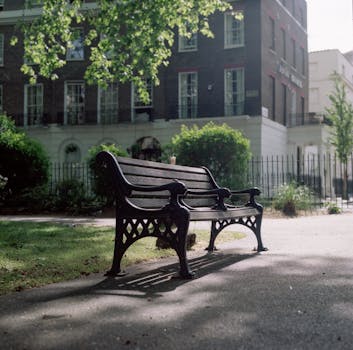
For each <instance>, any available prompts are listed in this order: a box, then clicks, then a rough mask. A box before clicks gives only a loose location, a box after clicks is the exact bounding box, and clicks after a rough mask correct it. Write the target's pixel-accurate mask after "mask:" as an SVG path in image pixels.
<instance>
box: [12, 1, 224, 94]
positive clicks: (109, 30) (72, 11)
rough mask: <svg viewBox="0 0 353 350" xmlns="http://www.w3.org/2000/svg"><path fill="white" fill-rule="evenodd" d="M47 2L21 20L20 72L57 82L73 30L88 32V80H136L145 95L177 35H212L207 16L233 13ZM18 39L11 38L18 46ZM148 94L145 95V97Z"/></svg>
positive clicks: (197, 7) (179, 5)
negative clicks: (146, 82)
mask: <svg viewBox="0 0 353 350" xmlns="http://www.w3.org/2000/svg"><path fill="white" fill-rule="evenodd" d="M89 5H90V4H89V3H87V4H84V3H83V1H82V0H73V1H72V2H70V4H69V2H68V1H67V0H43V10H42V13H41V15H40V16H39V17H37V18H35V19H34V20H33V21H32V22H29V21H24V22H23V26H22V27H23V32H24V49H25V58H26V60H27V61H28V62H31V63H35V65H32V64H31V65H28V64H26V63H25V64H24V65H23V66H22V71H23V72H24V73H25V74H27V75H29V76H30V78H31V81H32V82H34V81H36V79H37V77H38V76H43V77H46V78H51V79H56V78H58V75H57V74H58V69H59V68H62V67H63V66H64V65H65V63H66V53H67V50H68V48H70V47H71V48H72V46H73V42H74V40H75V27H77V26H82V25H85V24H87V25H88V26H89V28H90V31H89V33H88V34H87V35H86V37H85V45H86V46H89V47H90V64H89V66H88V68H87V70H86V76H85V78H86V79H87V81H88V82H90V83H98V84H100V85H102V86H105V85H106V84H107V83H108V82H110V81H119V82H122V83H124V82H127V81H133V82H134V83H135V84H136V86H138V87H139V89H140V90H141V91H139V92H142V93H143V92H145V94H146V93H147V92H146V91H144V85H143V84H144V78H146V77H149V78H151V79H152V80H153V81H154V82H156V83H158V77H157V74H158V68H159V67H160V66H161V65H167V61H168V58H169V57H170V55H171V47H172V45H173V42H174V35H175V31H177V30H178V31H179V33H180V34H181V35H183V36H186V37H191V35H192V34H193V33H196V32H197V31H200V32H201V33H202V34H204V35H206V36H209V37H211V36H212V32H211V31H210V28H209V23H208V16H209V15H211V14H212V13H214V12H215V11H217V10H219V11H225V10H226V9H230V8H231V7H230V4H229V3H228V1H226V0H153V1H150V0H138V1H137V0H116V1H112V0H97V1H96V7H95V8H92V7H89ZM17 41H18V40H17V38H16V37H14V38H13V40H12V43H13V44H16V43H17ZM143 97H146V95H143V94H142V96H141V98H143Z"/></svg>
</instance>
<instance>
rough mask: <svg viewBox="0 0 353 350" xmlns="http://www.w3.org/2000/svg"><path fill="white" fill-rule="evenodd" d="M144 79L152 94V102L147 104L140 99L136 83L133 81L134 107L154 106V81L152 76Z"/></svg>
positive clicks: (132, 98) (132, 99) (132, 96)
mask: <svg viewBox="0 0 353 350" xmlns="http://www.w3.org/2000/svg"><path fill="white" fill-rule="evenodd" d="M144 80H145V82H146V86H147V91H148V92H149V95H150V103H149V104H145V103H143V102H142V101H141V100H140V98H139V96H138V92H137V90H136V86H135V84H134V83H131V101H132V107H133V109H142V108H153V82H152V79H151V78H146V79H144Z"/></svg>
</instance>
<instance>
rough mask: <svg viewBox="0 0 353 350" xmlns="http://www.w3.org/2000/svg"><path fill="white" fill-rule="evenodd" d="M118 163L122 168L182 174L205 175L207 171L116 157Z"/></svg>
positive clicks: (198, 168)
mask: <svg viewBox="0 0 353 350" xmlns="http://www.w3.org/2000/svg"><path fill="white" fill-rule="evenodd" d="M116 159H117V161H118V162H119V165H120V166H123V165H134V166H137V168H145V167H147V168H154V169H160V170H173V171H177V172H181V173H188V172H190V173H196V174H197V173H199V174H204V173H205V169H203V168H200V167H190V166H185V165H174V164H165V163H157V162H152V161H148V160H140V159H133V158H126V157H116Z"/></svg>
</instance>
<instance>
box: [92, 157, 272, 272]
mask: <svg viewBox="0 0 353 350" xmlns="http://www.w3.org/2000/svg"><path fill="white" fill-rule="evenodd" d="M96 159H97V162H98V164H99V166H100V167H102V170H103V171H105V172H106V174H107V176H109V181H110V182H111V185H112V186H113V188H114V192H115V199H116V227H115V230H116V236H115V247H114V258H113V264H112V267H111V269H110V271H108V272H107V275H109V276H116V275H118V274H119V273H120V263H121V260H122V258H123V256H124V254H125V252H126V250H127V249H128V248H129V247H130V246H131V245H132V244H133V243H134V242H136V241H137V240H139V239H141V238H144V237H147V236H153V237H157V238H161V239H163V240H165V241H166V242H168V243H169V244H170V246H171V247H172V248H173V249H174V250H175V251H176V253H177V255H178V257H179V262H180V276H181V277H183V278H192V277H193V272H192V271H191V270H190V268H189V265H188V261H187V256H186V239H187V233H188V228H189V223H190V222H191V221H211V223H212V224H211V233H210V242H209V245H208V247H207V248H206V249H207V250H209V251H213V250H214V249H215V245H214V243H215V239H216V237H217V235H218V234H219V233H220V232H221V231H222V230H223V229H224V228H225V227H227V226H228V225H231V224H241V225H244V226H247V227H248V228H249V229H251V230H252V231H253V232H254V234H255V236H256V239H257V251H264V250H267V249H266V248H264V246H263V244H262V240H261V220H262V212H263V208H262V206H261V205H260V204H258V203H256V201H255V198H254V197H255V196H256V195H259V194H260V191H259V190H258V189H257V188H251V189H246V190H242V191H230V190H229V189H227V188H221V187H219V186H218V185H217V183H216V181H215V180H214V178H213V176H212V174H211V172H210V171H209V170H208V169H207V168H204V167H188V166H180V165H171V164H164V163H157V162H152V161H145V160H139V159H131V158H125V157H115V156H114V155H113V154H111V153H110V152H106V151H103V152H100V153H98V155H97V158H96ZM233 195H243V196H244V195H245V196H247V197H248V198H247V202H246V203H245V204H243V205H240V206H235V205H232V204H229V203H226V202H227V199H228V201H229V198H230V197H231V196H233Z"/></svg>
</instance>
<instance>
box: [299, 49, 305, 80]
mask: <svg viewBox="0 0 353 350" xmlns="http://www.w3.org/2000/svg"><path fill="white" fill-rule="evenodd" d="M300 61H301V62H300V65H301V72H302V74H303V75H305V50H304V48H303V47H301V48H300Z"/></svg>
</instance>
